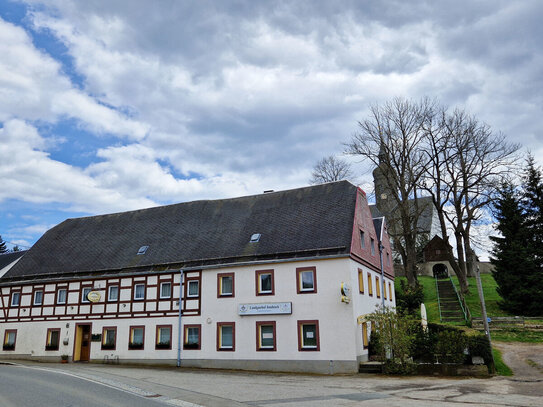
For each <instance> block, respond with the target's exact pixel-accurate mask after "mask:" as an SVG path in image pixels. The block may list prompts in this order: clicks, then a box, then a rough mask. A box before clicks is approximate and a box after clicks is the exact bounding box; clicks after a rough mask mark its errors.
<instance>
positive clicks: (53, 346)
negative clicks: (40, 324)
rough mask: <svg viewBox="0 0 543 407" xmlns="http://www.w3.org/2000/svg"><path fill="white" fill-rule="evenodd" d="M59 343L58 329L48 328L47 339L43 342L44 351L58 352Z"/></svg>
mask: <svg viewBox="0 0 543 407" xmlns="http://www.w3.org/2000/svg"><path fill="white" fill-rule="evenodd" d="M59 343H60V329H58V328H55V329H53V328H50V329H48V330H47V339H46V342H45V350H58V345H59Z"/></svg>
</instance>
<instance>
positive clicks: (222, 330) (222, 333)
mask: <svg viewBox="0 0 543 407" xmlns="http://www.w3.org/2000/svg"><path fill="white" fill-rule="evenodd" d="M235 327H236V324H235V322H217V350H218V351H234V350H235V349H236V342H235V334H236V328H235Z"/></svg>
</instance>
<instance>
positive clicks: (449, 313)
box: [437, 278, 465, 322]
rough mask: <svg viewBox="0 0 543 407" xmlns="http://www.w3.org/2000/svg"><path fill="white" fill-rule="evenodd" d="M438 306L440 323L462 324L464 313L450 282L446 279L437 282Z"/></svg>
mask: <svg viewBox="0 0 543 407" xmlns="http://www.w3.org/2000/svg"><path fill="white" fill-rule="evenodd" d="M437 290H438V293H439V304H440V308H441V321H442V322H464V321H465V317H464V312H463V311H462V306H461V305H460V301H459V300H458V296H457V295H456V291H455V290H454V287H453V284H452V281H451V280H450V279H449V278H447V279H439V280H437Z"/></svg>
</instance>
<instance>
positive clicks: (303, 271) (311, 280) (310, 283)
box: [296, 267, 317, 294]
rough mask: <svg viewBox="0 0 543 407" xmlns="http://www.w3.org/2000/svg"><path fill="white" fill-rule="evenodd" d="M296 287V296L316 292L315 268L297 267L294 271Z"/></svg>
mask: <svg viewBox="0 0 543 407" xmlns="http://www.w3.org/2000/svg"><path fill="white" fill-rule="evenodd" d="M296 285H297V287H296V288H297V292H298V294H306V293H316V292H317V269H316V268H315V267H299V268H297V269H296Z"/></svg>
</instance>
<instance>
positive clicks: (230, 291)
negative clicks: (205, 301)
mask: <svg viewBox="0 0 543 407" xmlns="http://www.w3.org/2000/svg"><path fill="white" fill-rule="evenodd" d="M217 297H234V273H219V274H217Z"/></svg>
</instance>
